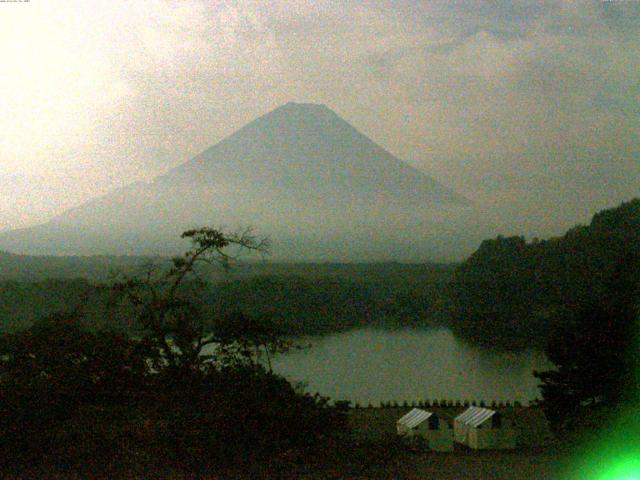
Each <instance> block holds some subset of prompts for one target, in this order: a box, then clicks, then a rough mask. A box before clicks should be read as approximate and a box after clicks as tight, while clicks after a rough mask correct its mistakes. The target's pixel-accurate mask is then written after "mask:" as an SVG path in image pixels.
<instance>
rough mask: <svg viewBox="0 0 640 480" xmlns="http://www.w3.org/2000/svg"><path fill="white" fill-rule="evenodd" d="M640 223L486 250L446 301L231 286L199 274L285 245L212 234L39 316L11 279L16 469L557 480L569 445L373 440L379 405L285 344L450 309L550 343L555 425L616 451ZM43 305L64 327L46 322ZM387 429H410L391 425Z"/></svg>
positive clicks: (485, 329) (1, 429) (312, 282)
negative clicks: (322, 389)
mask: <svg viewBox="0 0 640 480" xmlns="http://www.w3.org/2000/svg"><path fill="white" fill-rule="evenodd" d="M639 217H640V201H638V200H635V201H633V202H629V203H627V204H623V205H622V206H621V207H619V208H618V209H614V210H610V211H605V212H602V213H600V214H598V215H596V216H595V217H594V219H593V222H592V223H591V225H590V226H589V227H578V228H576V229H574V230H572V231H571V232H569V233H568V234H567V235H566V236H565V237H563V238H561V239H554V240H549V241H545V242H533V243H531V244H527V243H526V242H524V240H523V239H520V238H512V239H504V238H498V239H496V240H493V241H487V242H485V243H483V245H482V246H481V247H480V249H479V250H478V252H476V253H475V254H474V255H473V256H472V257H471V258H470V259H469V260H468V261H467V262H465V263H464V264H463V265H462V266H460V267H459V268H458V270H457V271H456V272H455V277H454V279H453V281H452V282H450V283H448V284H447V287H446V288H443V285H444V282H442V283H438V282H441V280H442V279H443V278H445V277H446V276H447V275H449V274H450V270H447V269H446V268H443V269H441V270H440V271H437V272H436V273H434V270H433V268H429V269H427V270H426V272H422V274H423V275H425V277H429V278H430V279H431V284H430V288H431V286H433V285H439V289H434V290H428V293H427V294H425V293H424V291H423V290H420V288H421V286H420V282H415V283H412V282H408V283H406V284H405V288H404V289H403V288H398V286H397V285H394V283H393V281H391V280H389V279H393V278H394V277H393V276H392V275H391V276H385V275H382V276H380V277H376V275H379V271H378V273H375V274H372V275H370V276H369V277H367V278H368V281H369V282H373V284H374V285H376V287H375V288H376V289H378V290H375V291H376V292H377V293H376V295H374V297H375V298H371V297H369V296H368V295H370V292H371V290H367V289H366V288H361V287H359V286H356V285H354V284H350V283H348V282H349V281H347V280H345V279H344V278H343V277H342V276H340V275H331V276H328V277H326V278H325V279H324V280H322V281H318V279H314V278H312V277H309V276H308V275H299V276H297V277H295V279H294V280H292V279H291V278H289V279H288V280H287V281H284V280H282V279H279V278H278V277H276V278H274V277H253V276H248V277H246V278H240V279H232V280H230V281H227V282H223V283H218V284H217V289H214V288H212V286H211V283H210V282H209V281H208V280H207V278H202V277H201V276H200V275H199V272H200V270H199V269H198V265H199V264H201V263H202V264H209V263H215V264H219V265H222V266H227V265H228V264H229V262H230V261H231V260H232V259H231V258H230V257H228V256H227V254H226V253H225V252H226V248H227V247H228V246H230V245H236V246H239V247H241V248H244V249H248V250H263V249H264V248H266V244H264V243H261V242H259V241H257V240H256V239H255V238H254V237H252V236H251V235H248V234H243V235H239V236H234V235H225V234H223V233H221V232H218V231H216V230H211V229H201V230H193V231H190V232H185V234H184V237H185V238H187V239H189V240H191V242H192V248H191V249H190V250H189V251H188V252H187V253H186V254H185V255H184V256H182V257H178V258H176V259H174V260H172V261H171V262H170V263H163V264H160V265H155V266H154V265H149V266H148V267H147V268H146V269H145V270H144V271H143V272H142V273H137V274H132V273H128V272H127V271H125V272H124V273H122V274H121V275H119V276H117V277H114V279H113V281H112V282H111V283H110V284H108V285H106V284H103V285H94V284H90V283H88V282H87V281H85V280H58V281H44V282H41V283H39V284H37V288H39V289H41V290H40V291H39V294H40V293H42V297H40V296H38V302H40V303H39V304H35V305H29V304H28V302H25V301H24V300H22V301H20V300H19V298H20V296H21V295H23V294H24V296H25V297H26V298H29V292H30V291H31V290H30V289H32V288H34V287H33V285H29V284H24V283H20V282H17V283H16V282H14V283H9V284H5V285H4V286H3V288H4V289H5V292H4V297H2V298H3V303H2V304H0V308H2V311H1V312H0V314H2V315H3V316H5V318H6V316H8V315H10V314H11V312H14V311H15V310H19V309H22V311H23V312H26V315H27V316H28V315H31V319H29V321H25V322H24V323H23V324H22V325H19V324H16V323H15V322H14V325H13V328H7V325H8V324H9V322H7V321H6V320H5V321H3V326H5V332H4V333H3V334H2V335H1V336H0V438H2V440H3V441H2V442H1V443H0V468H1V472H2V474H3V475H4V476H5V477H9V478H11V477H12V476H13V477H14V478H55V477H56V475H57V476H59V477H60V478H131V477H133V478H136V477H137V478H194V477H195V478H198V477H202V478H300V477H306V478H345V477H346V478H421V477H423V478H424V477H431V476H434V477H435V478H482V477H483V476H485V478H487V476H491V477H492V478H525V477H526V478H535V477H536V476H537V475H543V477H538V478H554V476H555V473H554V472H555V470H554V467H553V465H554V464H556V462H557V461H559V457H558V455H559V452H558V451H557V450H551V451H550V450H535V449H534V450H531V449H530V448H529V449H526V450H520V451H519V452H516V453H508V454H507V453H505V454H495V455H490V456H487V455H484V456H483V454H469V453H468V452H466V453H465V452H462V454H461V455H459V453H460V452H459V451H458V452H455V453H454V454H453V455H449V456H447V455H445V456H437V455H435V454H427V455H426V456H424V455H423V456H420V457H415V456H413V457H412V456H411V455H410V454H409V453H408V452H407V451H406V450H405V449H404V447H403V445H402V444H401V443H399V442H398V440H397V439H395V437H393V438H392V437H391V436H386V437H385V436H382V437H377V438H376V437H375V435H374V437H373V438H372V437H371V436H368V435H367V434H365V433H363V423H362V422H363V420H362V419H363V418H364V419H365V420H364V422H365V423H367V422H368V423H367V425H369V426H370V425H374V424H375V423H376V422H379V419H378V420H376V418H373V417H367V416H366V415H368V414H365V413H363V412H364V411H367V410H368V409H360V410H354V411H352V412H351V413H348V411H347V410H346V409H345V406H344V405H340V404H339V405H337V406H335V405H330V403H329V401H328V399H325V398H322V397H320V396H318V395H309V394H306V393H303V392H301V391H299V390H297V389H296V388H294V387H293V386H292V385H290V384H289V383H288V382H287V381H286V380H285V379H283V378H281V377H279V376H278V375H276V374H274V373H273V372H272V371H271V370H270V367H269V362H270V358H271V356H272V355H274V354H277V353H279V352H284V351H286V350H287V349H288V348H291V347H292V346H293V345H292V344H291V343H290V340H289V337H288V336H286V335H285V334H289V333H292V332H294V333H295V332H299V333H303V332H306V331H307V330H305V328H302V329H300V330H295V329H294V327H293V325H294V323H292V322H293V321H294V319H302V320H300V323H299V324H300V325H303V326H304V325H308V323H305V322H312V321H313V319H314V318H315V317H314V316H315V315H319V316H321V317H322V318H326V317H332V314H333V313H334V312H336V311H343V310H344V312H345V313H344V314H343V316H341V315H337V317H336V318H333V319H332V320H330V321H328V322H325V323H322V324H321V325H320V326H319V327H318V330H316V331H318V332H320V331H329V330H331V329H339V328H348V327H353V326H358V325H359V324H358V323H357V322H354V321H353V319H354V318H358V319H360V320H358V321H362V322H364V323H363V324H366V323H367V322H372V321H374V320H375V314H376V313H377V312H380V311H382V312H385V313H386V314H387V315H388V318H393V317H394V315H397V318H401V319H403V322H407V319H413V320H411V321H410V322H409V323H413V324H421V322H423V321H424V320H423V318H424V317H422V316H416V317H412V316H411V312H417V311H419V310H425V309H426V310H427V311H432V312H433V311H440V312H447V313H449V314H452V317H449V319H448V320H447V321H448V322H450V323H449V325H450V326H452V328H453V329H454V331H456V332H457V333H458V334H459V335H461V336H464V337H466V338H469V339H471V340H473V341H477V342H481V343H487V344H490V345H492V346H496V345H501V346H507V347H511V348H517V347H521V346H524V345H525V344H526V345H528V344H531V343H534V342H536V343H537V342H539V343H538V344H539V345H540V346H544V348H545V351H546V353H547V355H548V357H549V359H550V360H551V361H552V362H553V363H554V364H555V365H556V368H555V369H553V370H551V371H547V372H536V375H537V376H538V378H539V379H540V380H541V382H542V385H541V391H542V396H543V400H542V402H541V405H540V407H541V409H542V411H543V412H544V414H545V416H546V418H547V420H548V421H549V425H550V427H551V429H552V430H553V431H554V432H555V434H556V435H557V437H558V438H559V439H568V442H567V443H566V444H565V445H572V444H575V445H577V444H579V443H580V439H583V438H598V435H600V434H602V432H603V431H606V428H607V426H609V425H616V422H617V418H618V417H619V416H620V412H624V411H627V410H634V409H636V408H637V406H638V405H640V388H639V385H640V382H639V377H638V372H640V354H639V351H640V349H639V345H640V343H639V340H640V339H639V334H640V325H639V324H638V318H639V315H638V298H639V292H640V290H639V287H640V282H639V276H638V272H639V271H640V261H639V258H640V242H639V235H640V228H639V227H640V219H639ZM388 268H390V269H391V270H390V271H396V272H398V271H400V272H401V271H402V269H401V268H399V267H398V266H396V265H391V266H390V267H388ZM415 268H416V269H418V270H419V268H418V267H415ZM394 269H395V270H394ZM388 271H389V270H388ZM388 271H387V272H388ZM385 278H386V279H387V280H389V281H388V282H386V283H385V282H383V281H382V280H383V279H385ZM279 282H281V283H279ZM342 282H347V283H346V284H345V283H342ZM376 282H378V283H376ZM345 285H349V287H348V288H346V289H345ZM380 292H384V293H380ZM421 292H422V293H421ZM39 294H38V295H39ZM216 295H217V296H216ZM31 298H34V297H31ZM381 298H385V299H386V300H385V301H382V302H381V301H380V299H381ZM390 298H391V299H394V300H393V301H389V299H390ZM42 305H45V306H46V309H50V310H51V311H58V313H55V314H49V315H45V316H42V315H41V314H42V310H43V308H42ZM372 305H373V306H372ZM309 307H312V308H309ZM305 310H310V311H311V312H313V313H312V314H309V316H305ZM367 312H370V313H371V316H368V313H367ZM40 317H41V318H40ZM37 318H40V319H38V320H36V319H37ZM443 318H445V319H446V318H447V317H443ZM514 318H519V319H523V320H518V321H514V320H513V319H514ZM362 319H364V320H362ZM431 320H432V321H433V318H432V319H431ZM387 324H388V323H387ZM401 324H403V323H401ZM404 324H406V323H404ZM17 327H20V328H17ZM463 327H464V328H463ZM527 332H528V333H527ZM527 335H528V336H527ZM539 338H541V339H540V340H539ZM525 340H528V342H525ZM205 351H206V352H207V354H206V355H205V354H204V352H205ZM387 410H388V409H387ZM377 411H379V412H384V411H386V410H377ZM363 415H364V416H363ZM380 415H388V414H385V413H381V414H380ZM385 418H386V417H385ZM619 423H620V422H618V424H619ZM637 423H638V422H635V423H633V422H626V423H624V424H623V425H622V426H621V427H620V430H616V432H617V435H618V437H619V438H637V435H638V434H640V430H639V429H638V428H637V427H638V425H637ZM387 424H391V419H389V418H387V420H385V425H384V427H383V428H384V429H385V430H386V429H388V428H389V425H387ZM367 428H368V426H365V427H364V429H365V430H366V429H367ZM590 435H591V436H592V437H589V436H590ZM571 442H573V443H571ZM622 446H623V447H624V445H622ZM636 450H637V448H636ZM636 453H637V454H640V452H637V451H633V452H632V454H636ZM571 454H572V451H570V450H567V452H566V455H567V456H570V455H571ZM563 455H564V454H563ZM636 456H637V455H636ZM540 462H549V463H547V464H546V465H544V466H542V465H540ZM439 469H442V470H443V471H441V472H440V473H437V472H438V470H439ZM519 469H521V470H522V471H523V472H525V475H524V476H519V473H517V470H519ZM560 478H562V477H560ZM567 478H568V477H567Z"/></svg>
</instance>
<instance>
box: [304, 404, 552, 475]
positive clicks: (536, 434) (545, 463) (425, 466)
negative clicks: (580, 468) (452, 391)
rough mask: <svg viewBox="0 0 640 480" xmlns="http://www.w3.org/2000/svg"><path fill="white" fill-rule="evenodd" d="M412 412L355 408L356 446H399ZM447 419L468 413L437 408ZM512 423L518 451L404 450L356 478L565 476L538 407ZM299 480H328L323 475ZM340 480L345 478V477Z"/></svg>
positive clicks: (511, 412)
mask: <svg viewBox="0 0 640 480" xmlns="http://www.w3.org/2000/svg"><path fill="white" fill-rule="evenodd" d="M408 410H409V408H385V409H379V408H375V409H355V410H352V413H351V416H350V423H351V427H352V431H353V435H354V437H355V439H356V441H360V442H363V443H364V444H368V445H376V444H377V445H389V446H391V445H394V444H396V445H397V443H398V439H397V437H396V432H395V422H396V420H397V419H398V418H400V417H401V416H402V415H404V414H405V413H406V412H407V411H408ZM430 410H434V411H435V412H436V413H437V414H438V415H439V416H440V417H441V418H444V419H449V420H452V419H453V417H455V416H456V415H458V414H459V413H461V411H462V410H464V408H456V407H446V408H432V409H430ZM501 413H502V414H503V416H504V418H505V420H506V421H514V422H515V423H516V428H517V429H518V432H519V433H518V443H519V447H518V448H517V449H516V450H513V451H474V450H471V449H469V448H466V447H464V446H462V445H457V444H456V445H455V451H454V452H452V453H436V452H425V453H414V452H411V451H409V450H406V449H403V448H401V447H400V448H398V449H397V451H396V453H395V454H394V455H391V456H390V457H389V458H386V459H385V461H384V462H383V463H381V464H378V465H372V466H370V467H369V468H367V471H366V472H362V473H361V474H358V475H356V476H349V475H347V476H345V477H342V478H363V479H364V478H371V479H443V480H448V479H451V480H454V479H455V480H464V479H475V480H477V479H514V480H519V479H526V480H538V479H556V478H561V477H560V470H561V465H562V461H563V455H562V452H561V451H560V450H559V449H558V446H557V445H556V444H555V442H554V440H553V437H552V436H551V434H550V432H549V430H548V427H547V424H546V420H545V418H544V415H542V412H541V411H540V410H539V409H537V408H527V407H519V408H505V409H501ZM299 478H322V477H321V475H318V476H314V475H311V476H309V477H305V476H301V477H299ZM335 478H341V477H340V476H339V475H338V476H336V477H335Z"/></svg>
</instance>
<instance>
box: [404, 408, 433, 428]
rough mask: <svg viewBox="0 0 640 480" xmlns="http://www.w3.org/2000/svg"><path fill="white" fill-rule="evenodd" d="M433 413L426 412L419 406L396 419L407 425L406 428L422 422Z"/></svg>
mask: <svg viewBox="0 0 640 480" xmlns="http://www.w3.org/2000/svg"><path fill="white" fill-rule="evenodd" d="M431 415H433V412H427V411H426V410H422V409H420V408H414V409H413V410H411V411H410V412H409V413H407V414H406V415H405V416H404V417H402V418H401V419H400V420H398V423H400V424H402V425H405V426H407V427H408V428H414V427H417V426H418V425H420V424H421V423H422V422H424V421H425V420H426V419H427V418H429V417H430V416H431Z"/></svg>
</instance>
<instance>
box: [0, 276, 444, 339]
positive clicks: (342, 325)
mask: <svg viewBox="0 0 640 480" xmlns="http://www.w3.org/2000/svg"><path fill="white" fill-rule="evenodd" d="M304 267H305V266H304V265H301V264H299V265H286V264H282V265H277V266H273V265H270V266H268V267H264V266H263V267H258V266H255V265H249V266H246V265H240V266H238V267H234V269H233V270H232V272H231V273H230V274H229V275H228V276H227V280H217V279H216V278H217V273H216V274H215V278H214V279H213V280H210V279H211V277H213V276H214V275H211V276H210V277H208V280H210V281H208V282H207V283H208V287H207V288H205V289H203V290H200V291H199V292H198V295H199V297H198V298H197V299H193V301H196V302H199V303H201V304H202V306H203V307H204V309H205V311H207V312H208V316H209V317H210V318H212V319H213V318H219V317H220V316H224V315H227V314H233V313H235V312H237V311H241V312H242V313H244V314H246V315H252V316H260V317H264V316H269V317H271V320H272V322H274V323H275V324H276V325H277V326H279V327H280V328H281V329H282V330H283V331H287V332H289V333H291V334H301V335H303V334H322V333H328V332H335V331H341V330H345V329H348V328H354V327H361V326H366V325H377V326H381V327H390V328H394V327H398V326H419V325H427V324H431V322H432V320H430V319H429V315H431V314H433V313H434V312H435V311H436V310H441V308H439V307H438V305H439V303H440V296H439V292H441V291H442V286H443V285H444V284H445V283H446V282H447V281H448V280H449V279H450V277H451V272H452V271H453V267H451V266H432V265H402V264H371V265H368V266H367V265H337V264H336V265H331V264H315V265H307V266H306V269H305V268H304ZM265 270H266V271H267V272H268V273H267V274H265V273H262V272H265ZM108 301H109V295H108V289H106V288H105V287H102V286H100V285H99V284H96V283H94V282H92V281H90V280H87V279H74V280H72V279H58V280H42V281H36V282H19V281H5V282H2V283H0V314H2V318H3V319H4V322H3V325H1V326H0V329H1V330H4V331H14V330H16V329H21V328H25V327H27V326H28V325H30V324H32V323H33V322H34V321H36V320H37V319H38V318H40V317H42V316H45V315H48V314H51V313H54V312H58V311H72V310H75V309H77V308H82V310H83V311H84V312H85V314H86V315H85V318H87V319H90V320H87V321H88V323H89V324H88V325H87V326H89V327H99V326H101V325H102V326H104V323H105V322H112V323H115V324H119V323H120V324H121V326H122V325H124V324H123V323H122V321H125V320H126V318H127V317H126V316H121V317H118V316H115V317H114V315H113V314H112V313H110V315H109V316H107V315H105V312H110V309H109V308H108V305H107V304H108ZM81 305H82V306H81Z"/></svg>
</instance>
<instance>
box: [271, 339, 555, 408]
mask: <svg viewBox="0 0 640 480" xmlns="http://www.w3.org/2000/svg"><path fill="white" fill-rule="evenodd" d="M300 343H311V345H312V347H311V348H309V349H306V350H302V351H292V352H289V353H287V354H286V355H280V356H279V357H278V358H276V359H275V361H274V362H273V365H274V370H275V371H277V372H278V373H280V374H282V375H284V376H286V377H287V378H288V379H290V380H292V381H302V382H305V383H306V384H307V385H308V387H307V389H308V390H309V391H311V392H319V393H320V394H322V395H324V396H329V397H331V398H332V399H349V400H351V401H353V402H359V403H360V404H363V405H366V404H368V403H373V404H374V405H377V404H378V403H379V402H381V401H394V400H396V401H399V402H402V401H405V400H407V401H409V402H411V401H414V400H415V401H419V400H425V399H438V400H440V399H447V400H454V401H455V400H462V401H463V400H470V401H471V400H476V401H480V400H485V401H487V402H491V401H493V400H496V401H498V402H500V401H515V400H518V401H521V402H523V403H526V402H527V401H530V400H532V399H534V398H537V397H539V391H538V388H537V385H538V380H537V379H536V378H534V377H533V375H532V372H533V370H546V369H548V368H550V367H551V364H550V363H549V361H548V360H547V359H546V358H545V356H544V354H543V353H542V352H535V351H526V352H520V353H509V352H494V351H488V350H483V349H480V348H477V347H473V346H471V345H469V344H466V343H464V342H463V341H461V340H458V339H456V338H455V337H454V336H453V334H452V333H451V332H450V331H449V330H447V329H429V330H399V331H386V330H376V329H372V328H365V329H360V330H352V331H348V332H344V333H339V334H333V335H327V336H323V337H312V338H303V339H301V340H300Z"/></svg>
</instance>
